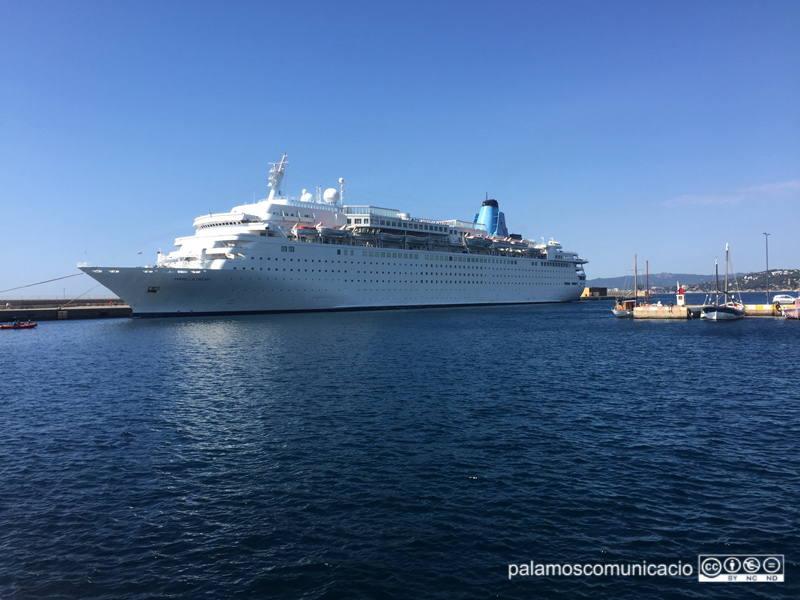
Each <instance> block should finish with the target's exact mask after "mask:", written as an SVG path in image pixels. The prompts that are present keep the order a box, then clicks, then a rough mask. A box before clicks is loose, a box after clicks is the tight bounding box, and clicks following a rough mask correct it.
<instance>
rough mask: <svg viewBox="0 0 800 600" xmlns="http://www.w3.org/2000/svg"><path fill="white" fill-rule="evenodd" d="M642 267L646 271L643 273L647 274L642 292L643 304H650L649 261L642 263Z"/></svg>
mask: <svg viewBox="0 0 800 600" xmlns="http://www.w3.org/2000/svg"><path fill="white" fill-rule="evenodd" d="M644 265H645V269H646V270H645V273H646V274H647V279H645V282H646V283H645V286H646V288H645V290H644V300H645V302H647V304H650V261H649V260H646V261H644Z"/></svg>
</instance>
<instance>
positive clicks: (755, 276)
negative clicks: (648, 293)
mask: <svg viewBox="0 0 800 600" xmlns="http://www.w3.org/2000/svg"><path fill="white" fill-rule="evenodd" d="M645 280H646V278H645V276H643V275H642V274H641V273H640V274H639V289H644V286H645ZM737 281H738V283H739V290H741V291H742V292H762V291H764V290H766V289H767V276H766V272H765V271H759V272H756V273H747V274H745V275H739V276H738V277H737ZM676 283H680V284H681V285H682V286H684V287H685V288H686V291H687V292H707V291H709V290H713V289H714V275H692V274H689V273H650V289H651V290H653V291H659V288H662V289H665V291H672V290H674V289H675V284H676ZM586 285H587V286H590V287H604V288H608V289H609V290H613V289H614V288H618V289H620V290H623V289H631V288H633V277H631V276H625V277H605V278H598V279H590V280H588V281H587V282H586ZM732 285H733V284H732ZM769 289H770V290H773V291H777V290H781V291H790V290H800V269H775V270H773V269H770V271H769Z"/></svg>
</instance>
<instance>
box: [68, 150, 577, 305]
mask: <svg viewBox="0 0 800 600" xmlns="http://www.w3.org/2000/svg"><path fill="white" fill-rule="evenodd" d="M285 168H286V155H284V156H283V159H282V160H281V162H280V163H275V164H274V165H273V168H272V169H271V171H270V177H269V185H270V188H271V189H270V193H269V196H268V197H267V198H265V199H264V200H261V201H259V202H255V203H253V204H243V205H241V206H236V207H234V208H233V209H232V210H231V211H230V212H228V213H218V214H209V215H206V216H201V217H198V218H196V219H195V221H194V227H195V233H194V235H192V236H187V237H181V238H178V239H176V240H175V245H176V246H177V249H176V250H174V251H172V252H171V253H170V254H169V255H163V254H161V253H159V254H158V260H157V262H156V264H155V265H154V266H150V267H90V266H85V265H82V266H80V269H81V270H82V271H84V272H85V273H87V274H88V275H90V276H91V277H93V278H94V279H96V280H97V281H98V282H100V283H101V284H102V285H104V286H105V287H107V288H108V289H110V290H111V291H113V292H114V293H115V294H117V295H118V296H119V297H120V298H122V299H123V300H124V301H126V302H127V303H128V304H129V305H130V306H131V307H132V308H133V316H138V317H159V316H178V315H198V316H199V315H215V314H234V313H266V312H289V311H311V310H352V309H370V308H410V307H433V306H458V305H480V304H521V303H536V302H568V301H572V300H576V299H578V298H579V297H580V295H581V293H582V291H583V289H584V285H585V279H586V276H585V274H584V272H583V264H584V263H585V262H586V261H585V260H583V259H581V258H579V257H578V255H577V254H576V253H574V252H568V251H566V250H564V249H563V248H562V247H561V245H560V244H559V243H558V242H555V241H552V240H551V241H550V242H549V243H547V244H543V243H542V244H536V243H534V242H532V241H529V240H525V239H522V238H521V236H517V235H513V234H512V235H510V236H509V235H507V233H506V230H505V218H504V215H503V213H501V212H499V210H498V208H497V202H496V201H495V200H488V199H487V200H486V201H484V203H483V207H482V209H481V212H480V213H479V215H476V217H475V220H474V221H473V222H466V221H458V220H452V221H434V220H429V219H418V218H414V217H411V216H410V215H407V214H405V213H401V212H398V211H396V210H392V209H385V208H379V207H375V206H366V205H365V206H348V205H344V204H343V203H342V197H343V195H344V182H343V180H341V179H340V180H339V184H340V187H339V189H338V190H337V189H334V188H329V189H327V190H325V191H324V192H322V191H321V189H319V188H317V193H316V194H312V193H310V192H308V191H306V190H303V193H302V195H301V197H300V199H294V198H287V197H286V196H284V194H283V192H282V189H281V184H282V179H283V174H284V170H285ZM501 233H502V234H503V235H502V236H501Z"/></svg>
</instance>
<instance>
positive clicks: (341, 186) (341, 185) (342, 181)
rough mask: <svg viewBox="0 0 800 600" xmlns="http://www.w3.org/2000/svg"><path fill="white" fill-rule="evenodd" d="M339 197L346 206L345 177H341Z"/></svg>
mask: <svg viewBox="0 0 800 600" xmlns="http://www.w3.org/2000/svg"><path fill="white" fill-rule="evenodd" d="M339 190H340V192H339V198H340V199H341V201H342V206H344V178H343V177H339Z"/></svg>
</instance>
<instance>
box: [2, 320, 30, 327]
mask: <svg viewBox="0 0 800 600" xmlns="http://www.w3.org/2000/svg"><path fill="white" fill-rule="evenodd" d="M34 327H36V323H33V322H31V321H28V322H27V323H20V322H19V321H15V322H14V323H0V329H33V328H34Z"/></svg>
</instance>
